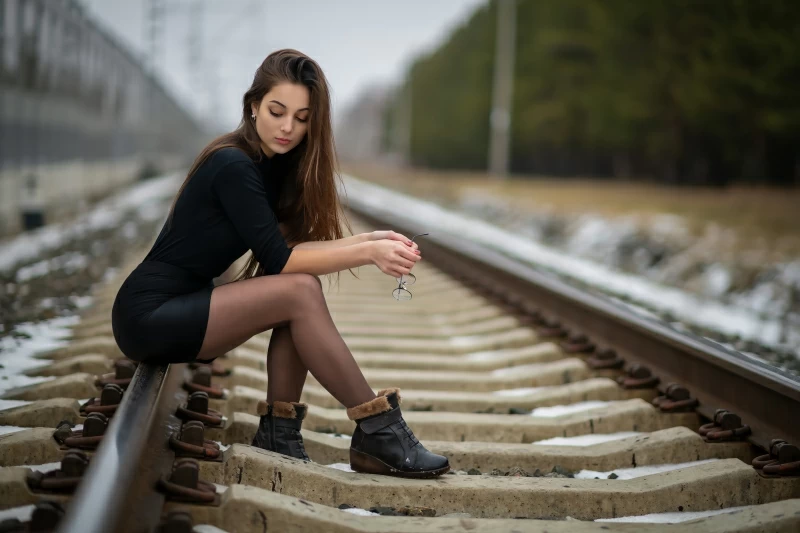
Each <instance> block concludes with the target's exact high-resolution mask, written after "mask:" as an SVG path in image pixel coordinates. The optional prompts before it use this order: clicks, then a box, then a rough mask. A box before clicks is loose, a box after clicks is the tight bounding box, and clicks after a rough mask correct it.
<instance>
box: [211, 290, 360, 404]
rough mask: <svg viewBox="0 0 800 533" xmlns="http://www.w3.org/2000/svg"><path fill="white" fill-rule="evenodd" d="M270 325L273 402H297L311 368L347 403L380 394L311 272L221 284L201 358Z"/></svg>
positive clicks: (214, 294)
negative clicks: (357, 360)
mask: <svg viewBox="0 0 800 533" xmlns="http://www.w3.org/2000/svg"><path fill="white" fill-rule="evenodd" d="M268 329H274V331H273V338H272V339H271V341H270V347H269V350H268V353H269V356H268V358H267V372H268V374H269V395H268V401H270V400H280V401H297V399H299V394H300V392H301V391H302V383H303V381H304V380H305V370H306V369H308V371H309V372H311V374H312V375H313V376H314V377H315V378H316V379H317V381H318V382H319V383H320V385H322V386H323V387H325V389H327V390H328V392H330V393H331V395H333V397H334V398H336V399H337V400H338V401H339V402H341V403H342V404H343V405H344V406H345V407H353V406H356V405H359V404H361V403H364V402H367V401H369V400H371V399H373V398H374V397H375V393H374V392H373V391H372V389H371V388H370V386H369V384H368V383H367V381H366V379H364V375H363V374H362V373H361V370H360V369H359V368H358V364H357V363H356V361H355V359H353V355H352V353H350V349H349V348H348V347H347V345H346V344H345V342H344V340H343V339H342V336H341V335H340V334H339V331H338V330H337V329H336V325H335V324H334V323H333V319H332V318H331V315H330V312H329V310H328V305H327V303H326V302H325V297H324V295H323V294H322V287H321V285H320V283H319V280H318V279H317V278H316V277H315V276H311V275H309V274H279V275H276V276H262V277H257V278H252V279H247V280H242V281H236V282H233V283H227V284H225V285H220V286H219V287H215V288H214V290H213V292H212V293H211V310H210V313H209V318H208V326H207V328H206V335H205V339H204V340H203V346H202V348H201V349H200V354H199V355H198V357H197V358H198V359H200V360H203V359H212V358H214V357H217V356H219V355H222V354H224V353H225V352H228V351H230V350H232V349H233V348H235V347H236V346H239V345H240V344H242V343H243V342H244V341H246V340H247V339H249V338H250V337H252V336H253V335H256V334H257V333H261V332H262V331H266V330H268ZM301 375H302V380H301V378H300V376H301Z"/></svg>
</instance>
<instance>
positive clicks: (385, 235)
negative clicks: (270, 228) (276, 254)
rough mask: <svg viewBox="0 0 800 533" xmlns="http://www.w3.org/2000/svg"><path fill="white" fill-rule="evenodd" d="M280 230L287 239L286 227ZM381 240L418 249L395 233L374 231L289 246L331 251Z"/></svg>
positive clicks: (298, 248) (299, 248) (415, 244)
mask: <svg viewBox="0 0 800 533" xmlns="http://www.w3.org/2000/svg"><path fill="white" fill-rule="evenodd" d="M280 228H281V233H283V235H284V237H285V236H286V227H285V226H284V225H283V224H281V225H280ZM381 239H390V240H394V241H400V242H405V243H406V244H408V245H409V246H411V247H412V249H414V250H416V249H417V248H418V246H417V243H412V242H411V241H410V240H409V239H408V238H407V237H405V236H404V235H401V234H400V233H397V232H394V231H373V232H370V233H359V234H358V235H351V236H350V237H344V238H343V239H335V240H332V241H308V242H302V243H297V244H295V245H294V246H292V243H290V244H289V246H290V247H293V248H294V249H295V250H311V249H317V250H320V249H324V250H330V249H331V248H342V247H344V246H352V245H354V244H361V243H365V242H369V241H379V240H381Z"/></svg>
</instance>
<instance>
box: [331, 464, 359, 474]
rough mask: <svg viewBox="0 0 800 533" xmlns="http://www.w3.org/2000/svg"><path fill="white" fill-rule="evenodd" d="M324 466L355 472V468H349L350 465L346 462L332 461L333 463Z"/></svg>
mask: <svg viewBox="0 0 800 533" xmlns="http://www.w3.org/2000/svg"><path fill="white" fill-rule="evenodd" d="M326 466H327V467H328V468H333V469H336V470H341V471H342V472H355V470H353V469H352V468H350V465H349V464H347V463H333V464H329V465H326Z"/></svg>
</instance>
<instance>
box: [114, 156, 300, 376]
mask: <svg viewBox="0 0 800 533" xmlns="http://www.w3.org/2000/svg"><path fill="white" fill-rule="evenodd" d="M259 155H260V156H261V158H260V159H259V160H253V159H251V158H250V157H249V156H248V155H247V154H246V153H245V152H243V151H242V150H239V149H238V148H223V149H221V150H218V151H217V152H215V153H214V154H212V155H211V156H210V157H208V159H206V161H205V162H204V163H203V164H202V165H201V166H200V167H199V168H198V169H197V171H196V172H195V173H194V175H193V176H192V177H191V179H190V180H189V182H188V184H187V185H186V187H185V188H184V190H183V192H182V193H181V195H180V197H179V198H178V200H177V202H176V204H175V210H174V213H173V217H172V223H171V225H169V221H167V222H166V223H165V224H164V227H163V228H162V229H161V233H160V234H159V236H158V238H157V239H156V242H155V243H154V244H153V247H152V248H151V250H150V252H149V253H148V254H147V256H146V257H145V258H144V260H143V261H142V263H140V264H139V265H138V266H137V267H136V268H135V269H134V270H133V272H131V274H130V275H129V276H128V278H127V279H126V280H125V282H124V283H123V284H122V287H121V288H120V290H119V292H118V293H117V297H116V299H115V300H114V307H113V309H112V312H111V324H112V328H113V331H114V338H115V339H116V341H117V345H118V346H119V348H120V350H122V353H124V354H125V355H126V356H127V357H128V358H130V359H133V360H136V361H148V362H158V363H185V362H189V361H193V360H194V359H195V358H196V357H197V354H198V352H199V351H200V348H201V347H202V345H203V339H204V337H205V333H206V326H207V325H208V313H209V308H210V304H211V292H212V290H213V289H214V285H213V281H212V280H213V278H215V277H217V276H219V275H221V274H222V273H223V272H225V270H227V268H228V267H229V266H230V265H231V263H233V262H234V261H235V260H236V259H238V258H239V257H241V256H242V254H244V253H245V252H246V251H247V250H248V249H249V250H252V251H253V255H254V256H255V257H256V259H257V260H258V261H259V263H260V264H261V266H262V267H264V269H265V271H266V273H267V274H278V273H280V271H281V270H283V267H284V265H286V262H287V261H288V260H289V255H290V254H291V252H292V250H291V249H290V248H289V247H288V246H287V245H286V241H285V240H284V238H283V235H281V233H280V230H279V228H278V220H277V218H276V215H275V213H276V210H277V204H278V199H279V197H280V194H281V188H282V183H283V181H284V180H283V178H282V177H280V173H278V172H270V168H271V166H272V165H273V164H274V162H273V160H271V159H269V158H267V157H266V156H265V155H264V154H263V153H262V154H259ZM278 157H281V156H275V157H274V158H273V159H275V158H278Z"/></svg>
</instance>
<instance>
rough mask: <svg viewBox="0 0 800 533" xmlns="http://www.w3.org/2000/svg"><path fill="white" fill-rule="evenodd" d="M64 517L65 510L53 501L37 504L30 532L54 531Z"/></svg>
mask: <svg viewBox="0 0 800 533" xmlns="http://www.w3.org/2000/svg"><path fill="white" fill-rule="evenodd" d="M63 517H64V508H63V507H61V504H59V503H58V502H53V501H42V502H38V503H37V504H36V507H35V508H34V509H33V513H32V514H31V522H30V526H29V528H30V529H29V531H30V532H31V533H44V532H46V531H53V530H55V529H56V528H57V527H58V523H59V522H60V521H61V519H62V518H63Z"/></svg>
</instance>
